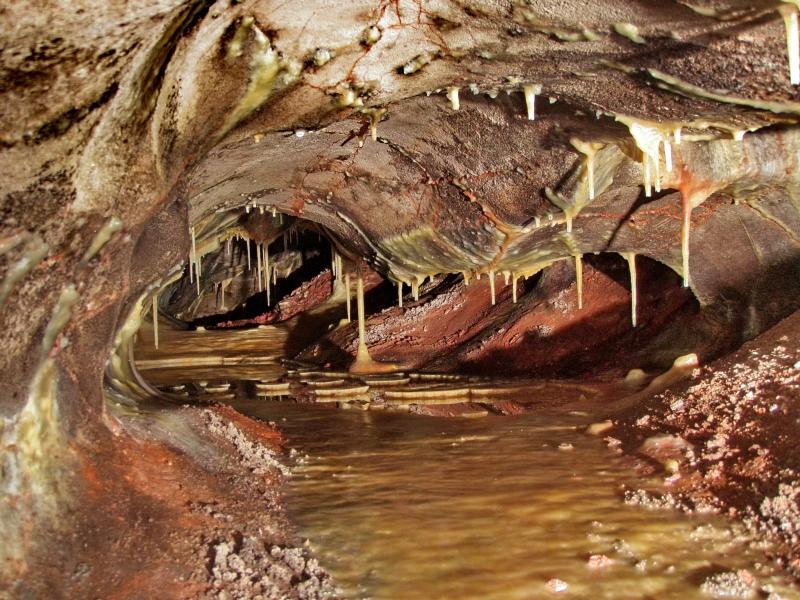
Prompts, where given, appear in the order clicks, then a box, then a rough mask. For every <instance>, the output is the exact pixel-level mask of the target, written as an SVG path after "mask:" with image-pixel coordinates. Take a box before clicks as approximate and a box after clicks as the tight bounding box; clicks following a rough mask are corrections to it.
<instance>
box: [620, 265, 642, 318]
mask: <svg viewBox="0 0 800 600" xmlns="http://www.w3.org/2000/svg"><path fill="white" fill-rule="evenodd" d="M621 254H622V257H623V258H624V259H625V260H626V261H628V273H629V274H630V278H631V324H632V325H633V326H634V327H636V312H637V311H636V305H637V302H638V300H637V298H638V295H639V292H638V289H637V284H636V253H634V252H621Z"/></svg>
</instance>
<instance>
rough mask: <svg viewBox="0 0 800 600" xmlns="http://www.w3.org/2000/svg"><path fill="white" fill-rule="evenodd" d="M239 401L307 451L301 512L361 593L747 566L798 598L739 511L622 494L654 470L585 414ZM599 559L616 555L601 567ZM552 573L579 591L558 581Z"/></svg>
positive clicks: (488, 593)
mask: <svg viewBox="0 0 800 600" xmlns="http://www.w3.org/2000/svg"><path fill="white" fill-rule="evenodd" d="M237 407H238V408H239V409H240V410H242V411H244V412H246V413H248V414H250V415H253V416H256V417H259V418H262V419H265V420H268V421H275V422H276V423H277V425H278V426H279V428H280V429H281V430H282V431H283V432H284V433H285V434H286V436H287V437H288V440H289V443H290V446H291V447H293V448H295V449H296V450H298V451H299V453H300V456H301V459H300V461H299V463H300V464H298V466H297V468H296V471H295V475H294V477H293V478H292V480H291V482H290V485H289V490H288V498H287V506H288V508H289V512H290V514H291V516H292V518H293V520H294V522H295V523H296V525H297V527H298V530H299V531H298V532H299V534H300V535H301V536H303V537H304V538H308V539H309V540H310V542H311V545H312V547H313V548H314V550H315V551H316V553H317V555H318V556H319V557H320V559H321V562H322V563H323V565H324V566H325V567H326V568H328V569H329V570H330V571H331V572H332V573H333V574H334V576H335V577H336V578H337V580H338V583H339V584H340V586H341V587H342V588H343V589H344V590H345V592H346V594H347V595H348V596H349V597H369V598H376V599H377V598H386V599H392V600H397V599H406V598H409V599H411V598H426V599H433V598H481V599H488V598H498V599H513V598H546V597H550V596H559V595H560V596H563V597H572V598H615V599H616V598H658V599H666V598H692V597H698V598H709V597H714V596H713V595H709V594H708V593H707V592H708V591H710V589H709V588H708V584H707V586H706V588H705V591H704V588H703V582H704V581H706V580H707V579H708V577H709V576H711V575H714V574H716V573H720V572H736V571H738V570H741V569H747V571H748V572H749V573H750V574H752V575H753V577H754V578H755V579H756V582H757V583H756V584H755V588H754V591H755V590H758V591H757V593H755V594H754V595H753V596H751V597H766V596H767V592H766V590H774V591H775V592H778V593H779V594H780V596H777V595H776V596H773V597H774V598H778V597H783V598H795V597H798V592H797V591H796V590H795V589H793V588H791V587H789V584H788V582H787V580H786V579H783V578H782V576H781V575H780V574H779V573H776V572H773V569H772V568H771V566H770V562H769V560H767V559H766V558H765V556H764V554H763V549H760V548H758V547H756V546H755V545H754V544H752V543H751V542H750V541H749V540H748V539H747V537H746V536H745V535H744V534H743V532H742V531H741V530H739V529H738V528H737V527H732V526H731V524H730V523H728V522H727V521H724V520H722V519H720V518H716V517H709V516H705V517H704V516H693V517H688V516H686V515H684V514H680V513H678V512H671V511H664V510H658V511H656V510H649V509H646V508H643V507H641V506H632V505H627V504H625V503H624V502H623V500H622V492H623V488H624V487H626V486H627V487H628V488H637V487H639V486H642V485H643V483H648V482H643V480H642V479H641V478H634V476H633V475H632V473H631V471H630V467H629V466H626V465H625V464H624V463H623V460H622V459H620V458H618V457H616V456H614V455H612V454H611V452H610V451H608V450H607V449H606V448H605V446H604V445H603V444H602V442H601V441H600V440H598V439H596V438H592V437H589V436H587V435H585V434H582V433H580V432H579V431H577V430H576V427H578V426H582V425H585V424H586V423H587V419H589V417H587V416H586V415H576V414H559V413H546V412H540V413H537V414H529V415H524V416H519V417H494V416H490V417H487V418H483V419H477V420H475V419H437V418H430V417H421V416H415V415H409V414H394V413H383V412H360V411H343V410H335V409H330V408H325V407H319V406H314V405H307V404H306V405H299V404H292V403H276V402H266V401H263V400H248V401H246V402H242V403H237ZM649 483H650V485H657V484H658V482H657V481H651V482H649ZM591 555H603V556H605V557H607V558H609V559H610V564H609V565H608V566H605V567H603V568H599V569H598V568H591V567H590V566H589V562H590V560H589V559H590V556H591ZM596 560H597V559H596ZM600 560H602V559H600ZM553 578H557V579H560V580H562V581H564V582H566V584H567V586H568V588H567V590H566V591H565V592H562V593H560V594H556V593H553V592H551V591H549V589H548V585H547V582H548V581H550V580H551V579H553ZM729 578H730V576H729ZM717 590H718V591H719V592H721V593H724V592H725V591H726V588H725V587H724V586H723V587H721V588H717ZM727 591H728V592H732V591H733V590H731V589H727ZM717 597H739V596H734V595H728V596H723V595H720V596H717Z"/></svg>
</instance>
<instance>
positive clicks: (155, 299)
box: [140, 292, 158, 350]
mask: <svg viewBox="0 0 800 600" xmlns="http://www.w3.org/2000/svg"><path fill="white" fill-rule="evenodd" d="M140 314H141V313H140ZM153 344H154V345H155V347H156V350H158V292H156V293H155V294H153Z"/></svg>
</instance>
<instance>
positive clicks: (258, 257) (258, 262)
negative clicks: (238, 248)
mask: <svg viewBox="0 0 800 600" xmlns="http://www.w3.org/2000/svg"><path fill="white" fill-rule="evenodd" d="M261 277H262V275H261V244H259V243H258V242H256V281H257V283H258V291H259V292H260V291H261Z"/></svg>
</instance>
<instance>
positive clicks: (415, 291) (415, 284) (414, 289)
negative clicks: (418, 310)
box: [411, 277, 419, 302]
mask: <svg viewBox="0 0 800 600" xmlns="http://www.w3.org/2000/svg"><path fill="white" fill-rule="evenodd" d="M411 294H412V295H413V296H414V301H415V302H416V301H417V300H419V279H418V278H416V277H415V278H414V279H413V280H412V281H411Z"/></svg>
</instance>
